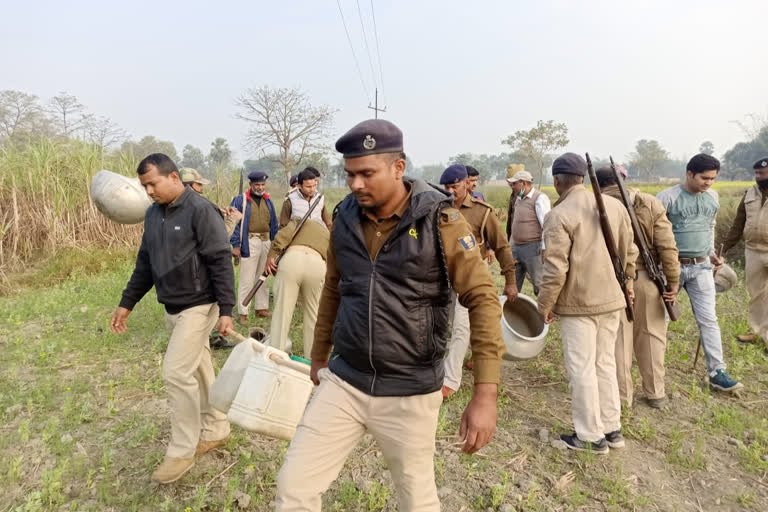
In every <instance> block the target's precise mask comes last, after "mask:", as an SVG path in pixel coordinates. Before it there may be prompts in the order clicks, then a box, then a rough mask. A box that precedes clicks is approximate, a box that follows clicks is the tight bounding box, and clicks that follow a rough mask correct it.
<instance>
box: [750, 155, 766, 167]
mask: <svg viewBox="0 0 768 512" xmlns="http://www.w3.org/2000/svg"><path fill="white" fill-rule="evenodd" d="M766 167H768V156H766V157H765V158H761V159H760V160H758V161H757V162H755V164H754V165H753V166H752V168H753V169H765V168H766Z"/></svg>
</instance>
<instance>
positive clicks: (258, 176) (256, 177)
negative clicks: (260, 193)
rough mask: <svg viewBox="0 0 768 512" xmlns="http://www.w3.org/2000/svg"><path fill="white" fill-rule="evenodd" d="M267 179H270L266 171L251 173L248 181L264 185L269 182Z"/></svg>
mask: <svg viewBox="0 0 768 512" xmlns="http://www.w3.org/2000/svg"><path fill="white" fill-rule="evenodd" d="M267 178H269V176H267V173H265V172H264V171H251V172H250V173H248V179H249V180H250V181H251V182H256V183H264V182H265V181H267Z"/></svg>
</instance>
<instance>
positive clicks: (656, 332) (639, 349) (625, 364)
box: [616, 270, 667, 406]
mask: <svg viewBox="0 0 768 512" xmlns="http://www.w3.org/2000/svg"><path fill="white" fill-rule="evenodd" d="M634 290H635V305H634V308H633V309H634V312H635V321H634V322H627V316H626V313H625V312H624V310H622V312H621V321H620V326H619V332H618V336H617V337H616V377H617V380H618V383H619V396H620V397H621V401H622V402H626V403H627V404H628V405H630V406H631V405H632V400H633V395H634V390H633V388H634V385H633V383H632V353H633V352H634V355H635V358H636V359H637V366H638V369H639V370H640V378H641V380H642V385H643V392H644V393H645V396H646V398H664V396H665V389H664V375H665V369H664V354H665V352H666V350H667V322H666V320H665V309H664V303H663V302H662V301H661V295H660V294H659V289H658V288H657V287H656V284H655V283H654V282H653V281H651V280H650V279H649V278H648V273H647V272H646V271H645V270H640V271H638V272H637V280H636V281H635V283H634Z"/></svg>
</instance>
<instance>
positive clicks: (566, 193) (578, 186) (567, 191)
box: [552, 184, 587, 207]
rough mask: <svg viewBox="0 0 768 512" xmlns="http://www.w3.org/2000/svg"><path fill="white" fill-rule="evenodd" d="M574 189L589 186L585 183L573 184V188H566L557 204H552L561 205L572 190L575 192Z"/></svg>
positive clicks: (583, 188) (584, 188) (582, 188)
mask: <svg viewBox="0 0 768 512" xmlns="http://www.w3.org/2000/svg"><path fill="white" fill-rule="evenodd" d="M574 190H587V187H585V186H584V185H583V184H580V185H574V186H572V187H571V188H569V189H568V190H566V191H565V192H564V193H563V195H561V196H560V198H559V199H558V200H557V202H556V203H555V204H553V205H552V207H555V206H557V205H559V204H560V203H562V202H563V201H565V198H566V197H568V196H569V195H571V192H573V191H574Z"/></svg>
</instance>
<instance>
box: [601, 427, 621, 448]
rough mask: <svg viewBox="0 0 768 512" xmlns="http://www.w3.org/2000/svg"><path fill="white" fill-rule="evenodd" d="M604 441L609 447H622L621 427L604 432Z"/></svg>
mask: <svg viewBox="0 0 768 512" xmlns="http://www.w3.org/2000/svg"><path fill="white" fill-rule="evenodd" d="M605 442H607V443H608V446H610V447H611V448H624V436H623V435H621V429H619V430H614V431H613V432H608V433H607V434H605Z"/></svg>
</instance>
